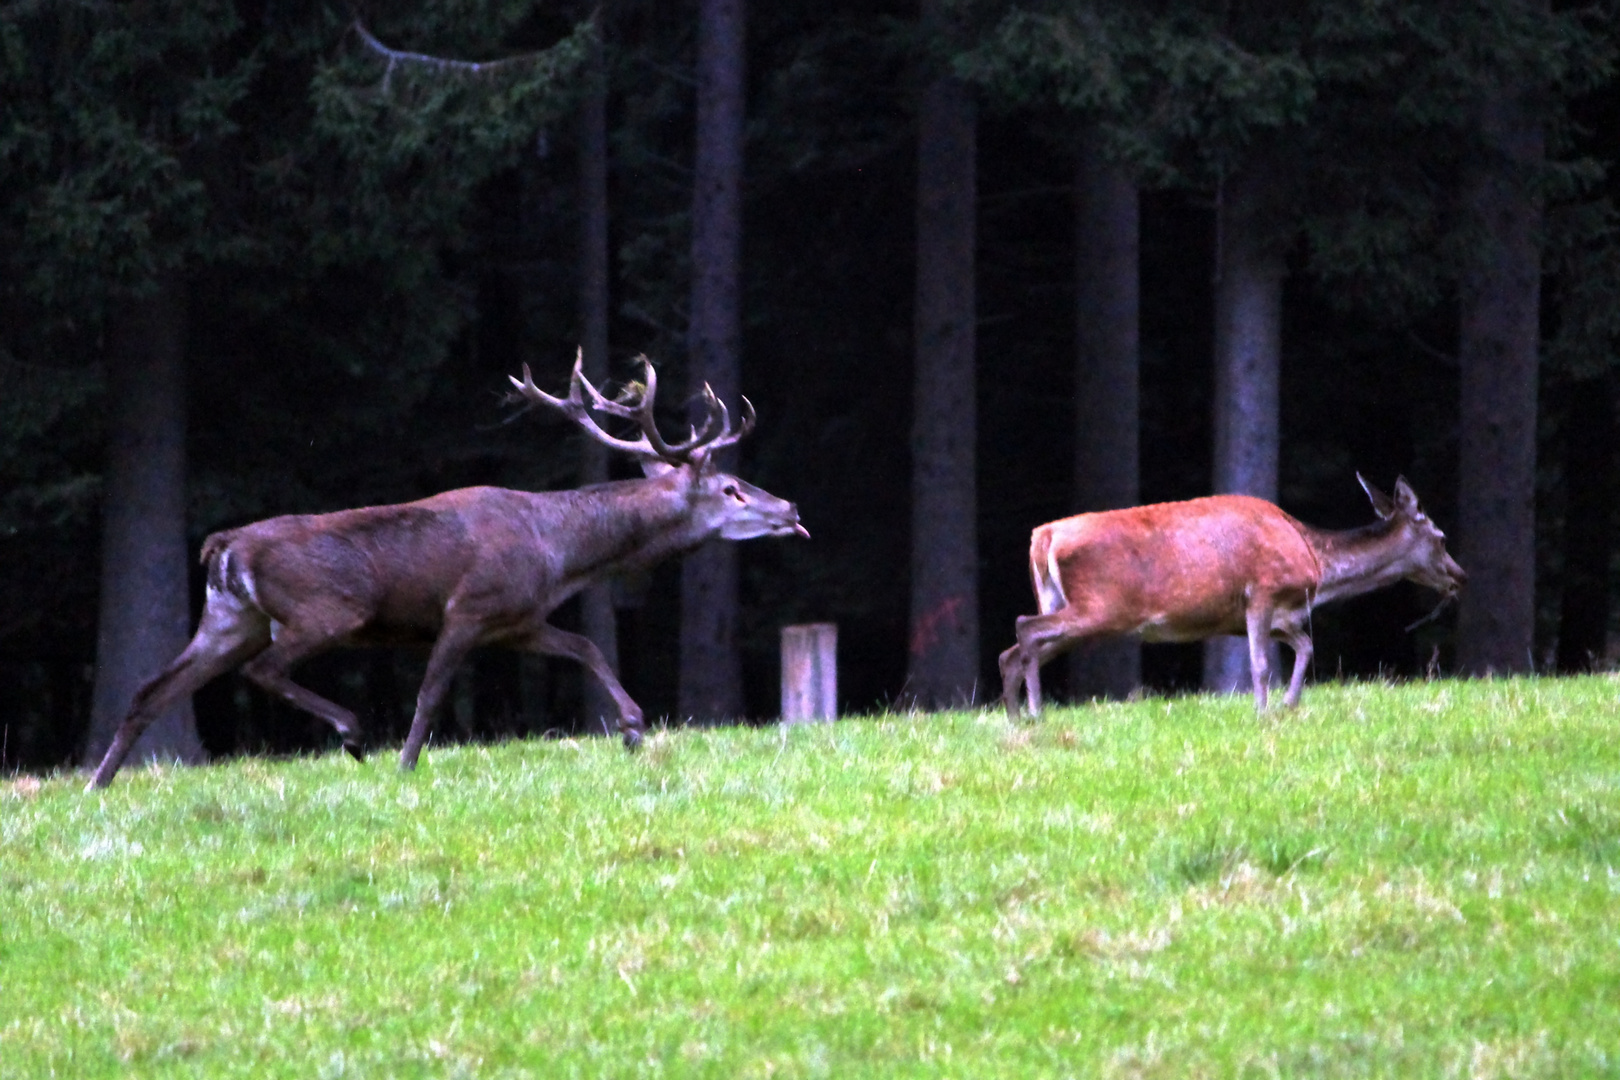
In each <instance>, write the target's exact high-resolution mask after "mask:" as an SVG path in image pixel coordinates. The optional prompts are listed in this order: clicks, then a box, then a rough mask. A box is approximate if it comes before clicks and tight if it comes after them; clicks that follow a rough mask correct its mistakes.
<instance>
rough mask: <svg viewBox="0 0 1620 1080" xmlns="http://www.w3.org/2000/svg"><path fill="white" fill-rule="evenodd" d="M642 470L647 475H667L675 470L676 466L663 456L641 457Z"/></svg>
mask: <svg viewBox="0 0 1620 1080" xmlns="http://www.w3.org/2000/svg"><path fill="white" fill-rule="evenodd" d="M641 471H642V473H643V474H645V475H647V476H667V475H669V474H670V473H672V472H674V471H675V466H673V465H671V464H670V463H669V462H667V461H664V460H663V459H662V458H655V457H644V458H642V459H641Z"/></svg>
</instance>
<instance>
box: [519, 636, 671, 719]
mask: <svg viewBox="0 0 1620 1080" xmlns="http://www.w3.org/2000/svg"><path fill="white" fill-rule="evenodd" d="M522 644H523V647H524V648H527V649H530V650H532V651H534V652H538V653H545V654H546V655H548V656H566V657H568V658H569V659H571V660H575V661H577V662H579V663H580V664H581V665H583V666H584V667H585V669H586V670H588V671H589V672H590V673H591V674H592V675H595V676H596V681H597V682H599V683H601V684H602V688H603V689H604V690H606V691H607V692H608V696H609V697H611V698H612V699H613V704H614V705H615V706H616V707H617V708H618V710H619V734H620V735H621V736H622V737H623V738H624V748H625V749H626V750H634V749H636V748H637V747H639V746H640V745H641V737H642V733H643V732H645V731H646V730H647V726H646V724H645V723H644V722H643V721H642V717H641V706H639V705H637V704H636V703H635V701H634V700H633V699H632V698H631V697H630V695H629V694H627V693H625V689H624V687H623V686H622V685H620V683H619V679H618V677H617V676H616V675H614V674H613V669H612V668H611V667H609V666H608V662H607V657H605V656H603V655H602V650H601V649H598V648H597V647H596V643H595V642H594V641H592V640H591V639H590V638H588V637H585V636H584V635H582V634H570V633H569V632H568V631H566V630H559V629H557V628H556V627H555V626H552V625H551V624H549V623H541V624H540V626H539V627H538V628H536V629H535V631H534V632H533V633H532V634H531V635H530V636H529V638H528V640H527V641H525V642H523V643H522Z"/></svg>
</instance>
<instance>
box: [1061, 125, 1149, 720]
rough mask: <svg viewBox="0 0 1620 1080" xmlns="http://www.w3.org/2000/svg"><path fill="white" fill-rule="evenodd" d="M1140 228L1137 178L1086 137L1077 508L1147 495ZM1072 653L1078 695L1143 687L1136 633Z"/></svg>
mask: <svg viewBox="0 0 1620 1080" xmlns="http://www.w3.org/2000/svg"><path fill="white" fill-rule="evenodd" d="M1139 224H1140V209H1139V201H1138V198H1137V191H1136V183H1135V182H1134V181H1133V180H1132V178H1131V177H1130V175H1129V174H1128V173H1126V172H1125V170H1123V169H1121V168H1120V167H1119V166H1117V165H1114V164H1112V163H1110V162H1109V161H1107V160H1106V159H1105V158H1104V157H1103V156H1102V154H1101V152H1100V151H1099V149H1098V147H1097V142H1096V139H1095V138H1094V137H1090V136H1088V137H1087V138H1086V139H1085V141H1084V142H1082V144H1081V147H1080V155H1079V162H1078V167H1077V168H1076V170H1075V253H1076V258H1075V315H1076V334H1075V344H1076V366H1075V380H1074V388H1075V459H1074V489H1075V500H1074V508H1075V511H1076V512H1077V513H1089V512H1092V511H1096V510H1115V509H1119V508H1121V507H1126V506H1135V505H1137V503H1138V502H1139V501H1140V500H1141V468H1140V464H1139V461H1140V448H1139V441H1140V437H1139V431H1140V423H1139V416H1138V413H1139V407H1138V406H1139V402H1140V396H1141V391H1140V387H1141V377H1140V355H1141V348H1140V318H1139V315H1140V287H1139V278H1140V263H1141V247H1140V242H1139V238H1138V233H1139ZM1070 655H1071V657H1072V658H1071V659H1070V661H1069V696H1070V697H1071V698H1072V699H1074V700H1076V701H1085V700H1089V699H1091V698H1093V697H1105V698H1115V699H1118V698H1123V697H1126V696H1127V695H1129V694H1130V693H1131V691H1133V690H1135V689H1136V688H1137V687H1139V686H1140V685H1141V684H1142V646H1141V645H1140V644H1139V643H1138V642H1137V641H1135V640H1134V639H1129V638H1127V639H1122V640H1116V641H1107V642H1101V643H1099V644H1096V645H1093V646H1091V647H1090V648H1083V649H1079V650H1076V651H1075V652H1074V653H1072V654H1070Z"/></svg>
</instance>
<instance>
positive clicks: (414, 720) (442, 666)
mask: <svg viewBox="0 0 1620 1080" xmlns="http://www.w3.org/2000/svg"><path fill="white" fill-rule="evenodd" d="M482 630H483V628H482V627H481V626H479V625H478V624H477V623H467V622H457V621H454V620H451V619H446V620H445V623H444V628H443V629H442V630H440V631H439V639H438V640H437V641H435V642H434V643H433V651H432V652H431V653H429V654H428V662H427V671H426V672H425V673H423V675H422V688H421V689H420V690H418V691H417V692H416V715H415V716H413V717H411V731H410V734H409V735H407V736H406V737H405V745H404V746H403V747H401V748H400V751H399V767H400V768H401V769H404V770H407V771H409V770H411V769H414V768H416V759H417V758H418V757H420V756H421V754H422V745H423V744H424V743H426V742H427V737H428V729H429V728H431V727H432V726H433V717H434V715H435V714H436V713H437V712H438V711H439V703H440V702H441V701H443V700H444V694H445V691H447V690H449V689H450V680H451V679H452V678H454V677H455V674H456V669H457V668H458V667H460V666H461V662H462V661H463V660H465V659H466V658H467V654H468V653H469V652H471V651H472V647H473V646H474V645H476V644H478V638H479V637H480V635H481V633H482Z"/></svg>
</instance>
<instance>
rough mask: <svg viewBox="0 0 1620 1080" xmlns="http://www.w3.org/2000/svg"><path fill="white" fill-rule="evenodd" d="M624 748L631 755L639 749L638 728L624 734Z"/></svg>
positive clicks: (639, 735)
mask: <svg viewBox="0 0 1620 1080" xmlns="http://www.w3.org/2000/svg"><path fill="white" fill-rule="evenodd" d="M624 748H625V749H626V750H628V751H630V753H632V754H633V753H635V752H636V751H637V750H640V749H641V730H640V729H639V728H630V729H629V730H627V731H626V732H625V733H624Z"/></svg>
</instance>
